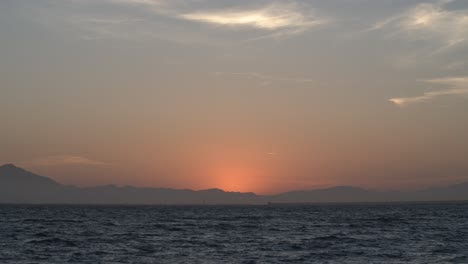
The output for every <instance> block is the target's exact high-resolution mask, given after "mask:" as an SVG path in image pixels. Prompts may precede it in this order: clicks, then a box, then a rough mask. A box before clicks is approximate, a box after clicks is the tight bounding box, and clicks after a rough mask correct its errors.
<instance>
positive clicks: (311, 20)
mask: <svg viewBox="0 0 468 264" xmlns="http://www.w3.org/2000/svg"><path fill="white" fill-rule="evenodd" d="M180 17H181V18H183V19H186V20H192V21H197V22H204V23H209V24H214V25H221V26H230V27H250V28H256V29H263V30H278V29H284V28H289V29H292V28H294V29H303V30H305V29H306V28H309V27H311V26H314V25H318V24H322V23H324V21H323V20H321V19H318V18H315V17H312V16H311V15H308V14H305V13H302V12H301V11H300V10H299V8H298V7H297V5H296V4H271V5H269V6H267V7H263V8H259V9H253V10H218V11H201V12H192V13H186V14H182V15H180Z"/></svg>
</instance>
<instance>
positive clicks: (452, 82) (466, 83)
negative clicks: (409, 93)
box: [389, 77, 468, 106]
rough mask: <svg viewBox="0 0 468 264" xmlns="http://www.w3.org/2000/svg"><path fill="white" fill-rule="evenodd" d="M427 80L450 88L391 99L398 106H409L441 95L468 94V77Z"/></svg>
mask: <svg viewBox="0 0 468 264" xmlns="http://www.w3.org/2000/svg"><path fill="white" fill-rule="evenodd" d="M425 82H426V83H432V84H441V85H445V86H450V88H448V89H442V90H435V91H427V92H425V93H424V94H423V95H420V96H414V97H401V98H392V99H390V100H389V101H390V102H392V103H394V104H396V105H398V106H407V105H411V104H415V103H424V102H428V101H431V100H434V99H435V98H437V97H439V96H457V95H464V96H466V95H468V77H458V78H440V79H432V80H426V81H425Z"/></svg>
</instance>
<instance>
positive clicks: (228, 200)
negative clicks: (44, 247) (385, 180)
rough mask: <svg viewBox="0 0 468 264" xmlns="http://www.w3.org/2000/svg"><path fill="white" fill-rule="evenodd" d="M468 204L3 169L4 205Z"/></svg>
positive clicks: (338, 190) (355, 191)
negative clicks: (84, 178) (69, 181)
mask: <svg viewBox="0 0 468 264" xmlns="http://www.w3.org/2000/svg"><path fill="white" fill-rule="evenodd" d="M463 200H468V183H461V184H455V185H450V186H442V187H435V188H429V189H423V190H419V191H413V192H395V191H392V192H382V191H372V190H366V189H362V188H358V187H352V186H338V187H331V188H326V189H315V190H306V191H290V192H286V193H281V194H276V195H257V194H255V193H240V192H225V191H223V190H220V189H208V190H201V191H193V190H177V189H167V188H137V187H131V186H126V187H117V186H113V185H107V186H98V187H91V188H79V187H75V186H65V185H62V184H59V183H57V182H55V181H53V180H51V179H49V178H47V177H43V176H39V175H36V174H34V173H31V172H29V171H26V170H24V169H21V168H18V167H16V166H14V165H12V164H7V165H3V166H0V203H9V204H153V205H156V204H167V205H168V204H179V205H180V204H186V205H187V204H211V205H214V204H217V205H221V204H231V205H232V204H269V203H272V204H282V203H330V202H332V203H342V202H396V201H400V202H401V201H463Z"/></svg>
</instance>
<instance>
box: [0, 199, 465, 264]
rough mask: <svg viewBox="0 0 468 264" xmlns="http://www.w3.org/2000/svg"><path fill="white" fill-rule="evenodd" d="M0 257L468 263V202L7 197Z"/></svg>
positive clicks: (0, 220) (1, 213)
mask: <svg viewBox="0 0 468 264" xmlns="http://www.w3.org/2000/svg"><path fill="white" fill-rule="evenodd" d="M0 263H468V204H467V203H420V204H347V205H307V206H26V205H23V206H13V205H3V206H0Z"/></svg>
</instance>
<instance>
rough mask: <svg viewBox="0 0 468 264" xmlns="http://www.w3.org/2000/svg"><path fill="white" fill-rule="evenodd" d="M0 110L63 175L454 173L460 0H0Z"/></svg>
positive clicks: (463, 47) (123, 180) (465, 173)
mask: <svg viewBox="0 0 468 264" xmlns="http://www.w3.org/2000/svg"><path fill="white" fill-rule="evenodd" d="M0 124H1V134H0V163H14V164H17V165H18V166H22V167H24V168H26V169H29V170H32V171H34V172H37V173H40V174H42V175H46V176H50V177H52V178H53V179H55V180H57V181H59V182H61V183H64V184H70V185H77V186H95V185H105V184H115V185H132V186H148V187H169V188H182V189H185V188H189V189H195V190H199V189H207V188H221V189H223V190H227V191H242V192H256V193H261V194H267V193H278V192H283V191H288V190H298V189H300V190H304V189H313V188H319V187H324V186H336V185H353V186H361V187H365V188H376V189H385V190H390V189H392V190H394V189H399V190H406V189H414V188H422V187H427V186H435V185H442V184H450V183H458V182H463V181H468V1H465V0H454V1H450V0H438V1H437V0H435V1H427V0H424V1H417V0H392V1H386V0H381V1H375V0H329V1H319V0H316V1H313V0H310V1H306V0H304V1H299V0H291V1H287V0H284V1H271V0H258V1H245V0H239V1H227V0H217V1H208V0H2V1H0Z"/></svg>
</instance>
